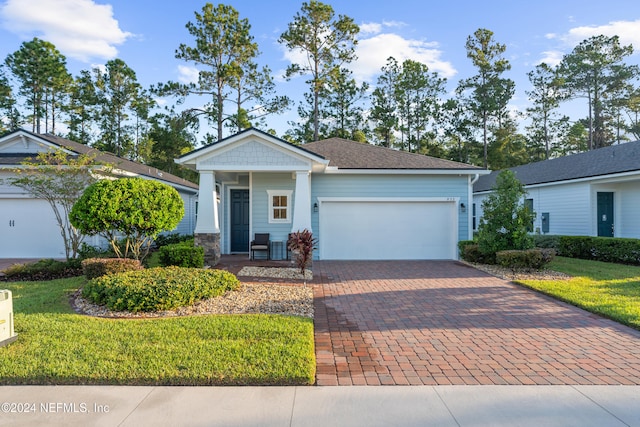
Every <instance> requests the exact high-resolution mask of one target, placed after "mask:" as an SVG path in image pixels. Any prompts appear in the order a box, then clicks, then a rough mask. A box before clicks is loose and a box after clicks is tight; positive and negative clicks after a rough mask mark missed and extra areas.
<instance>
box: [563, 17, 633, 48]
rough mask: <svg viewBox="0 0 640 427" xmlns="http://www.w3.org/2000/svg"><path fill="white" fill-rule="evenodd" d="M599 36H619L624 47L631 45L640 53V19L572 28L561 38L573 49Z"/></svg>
mask: <svg viewBox="0 0 640 427" xmlns="http://www.w3.org/2000/svg"><path fill="white" fill-rule="evenodd" d="M599 35H604V36H607V37H613V36H618V37H620V43H621V44H622V45H623V46H626V45H629V44H631V45H633V46H634V47H635V48H636V49H635V50H636V53H638V49H639V48H640V19H637V20H635V21H613V22H609V23H608V24H606V25H598V26H595V25H594V26H583V27H576V28H572V29H571V30H569V32H568V33H567V34H564V35H563V36H561V39H562V41H564V42H565V43H567V44H569V45H570V46H571V48H573V47H575V46H577V45H578V44H580V42H582V41H583V40H585V39H588V38H589V37H593V36H599Z"/></svg>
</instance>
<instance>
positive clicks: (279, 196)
mask: <svg viewBox="0 0 640 427" xmlns="http://www.w3.org/2000/svg"><path fill="white" fill-rule="evenodd" d="M267 194H268V195H269V222H270V223H278V222H291V195H292V194H293V191H291V190H267Z"/></svg>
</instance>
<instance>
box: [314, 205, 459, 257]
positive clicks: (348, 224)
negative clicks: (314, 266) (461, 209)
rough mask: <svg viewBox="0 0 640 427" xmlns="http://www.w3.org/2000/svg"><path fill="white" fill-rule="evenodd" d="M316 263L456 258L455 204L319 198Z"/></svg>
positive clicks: (456, 221)
mask: <svg viewBox="0 0 640 427" xmlns="http://www.w3.org/2000/svg"><path fill="white" fill-rule="evenodd" d="M320 201H321V205H320V233H319V236H318V239H319V243H318V244H319V248H320V259H327V260H329V259H335V260H339V259H344V260H347V259H348V260H383V259H455V258H456V245H457V241H458V214H457V210H456V203H455V201H453V200H451V201H449V200H441V199H436V200H430V201H425V200H424V199H413V200H407V199H382V200H381V199H376V200H357V201H354V200H353V199H350V200H344V201H342V200H335V199H332V200H322V199H320Z"/></svg>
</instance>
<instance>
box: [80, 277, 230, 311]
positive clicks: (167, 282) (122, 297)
mask: <svg viewBox="0 0 640 427" xmlns="http://www.w3.org/2000/svg"><path fill="white" fill-rule="evenodd" d="M239 286H240V281H238V279H237V278H236V276H234V275H233V274H231V273H229V272H228V271H223V270H205V269H200V268H182V267H164V268H161V267H158V268H150V269H147V270H138V271H128V272H126V273H117V274H111V275H108V276H102V277H99V278H96V279H93V280H91V281H90V282H89V283H88V284H87V285H86V286H85V287H84V289H83V291H82V295H83V296H84V297H85V298H88V299H90V300H92V301H93V302H95V303H96V304H101V305H106V306H107V307H108V308H109V309H111V310H118V311H129V312H133V313H136V312H140V311H142V312H151V311H162V310H173V309H176V308H178V307H184V306H188V305H191V304H193V303H194V302H196V301H198V300H202V299H206V298H212V297H215V296H219V295H222V294H224V293H225V292H227V291H230V290H234V289H237V288H238V287H239Z"/></svg>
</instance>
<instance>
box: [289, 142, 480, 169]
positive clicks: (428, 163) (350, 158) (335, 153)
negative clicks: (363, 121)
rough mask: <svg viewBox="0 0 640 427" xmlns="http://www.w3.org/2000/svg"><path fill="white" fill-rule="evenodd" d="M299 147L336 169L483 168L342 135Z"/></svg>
mask: <svg viewBox="0 0 640 427" xmlns="http://www.w3.org/2000/svg"><path fill="white" fill-rule="evenodd" d="M300 147H302V148H304V149H306V150H307V151H311V152H313V153H316V154H318V155H320V156H322V157H324V158H325V159H329V166H333V167H337V168H338V169H460V170H476V169H477V170H482V168H479V167H476V166H471V165H467V164H464V163H458V162H454V161H451V160H445V159H438V158H435V157H429V156H425V155H422V154H415V153H408V152H406V151H398V150H393V149H390V148H385V147H380V146H377V145H370V144H366V143H361V142H355V141H350V140H347V139H342V138H329V139H324V140H321V141H316V142H309V143H307V144H303V145H301V146H300Z"/></svg>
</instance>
